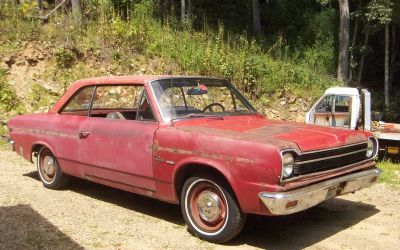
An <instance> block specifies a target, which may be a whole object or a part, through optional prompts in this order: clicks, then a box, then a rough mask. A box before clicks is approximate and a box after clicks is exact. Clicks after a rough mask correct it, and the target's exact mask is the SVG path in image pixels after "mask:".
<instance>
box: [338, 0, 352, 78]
mask: <svg viewBox="0 0 400 250" xmlns="http://www.w3.org/2000/svg"><path fill="white" fill-rule="evenodd" d="M338 1H339V14H340V28H339V59H338V69H337V79H338V80H339V81H346V80H348V78H349V43H350V10H349V2H348V0H338Z"/></svg>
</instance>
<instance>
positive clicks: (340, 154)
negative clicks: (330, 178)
mask: <svg viewBox="0 0 400 250" xmlns="http://www.w3.org/2000/svg"><path fill="white" fill-rule="evenodd" d="M366 150H367V143H360V144H354V145H350V146H344V147H340V148H335V149H327V150H319V151H314V152H306V153H303V154H300V155H298V156H295V162H294V171H293V173H294V176H299V175H305V174H311V173H315V172H319V171H325V170H331V169H335V168H339V167H343V166H346V165H350V164H353V163H357V162H360V161H363V160H365V159H367V158H366V156H365V153H366Z"/></svg>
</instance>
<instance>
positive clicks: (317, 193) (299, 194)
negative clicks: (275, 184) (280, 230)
mask: <svg viewBox="0 0 400 250" xmlns="http://www.w3.org/2000/svg"><path fill="white" fill-rule="evenodd" d="M381 172H382V170H381V169H379V168H375V169H372V170H366V171H362V172H357V173H353V174H348V175H345V176H341V177H337V178H334V179H330V180H327V181H323V182H319V183H317V184H313V185H311V186H307V187H303V188H298V189H295V190H291V191H287V192H277V193H269V192H261V193H260V194H259V195H258V196H259V197H260V199H261V200H262V201H263V203H264V204H265V206H266V207H267V208H268V210H269V211H270V212H271V214H273V215H285V214H292V213H296V212H299V211H302V210H305V209H307V208H310V207H313V206H315V205H318V204H320V203H322V202H324V201H326V200H328V199H331V198H333V197H335V196H339V195H343V194H347V193H351V192H355V191H357V190H360V189H363V188H365V187H368V186H370V185H372V184H373V183H374V182H376V180H377V178H378V176H379V175H380V173H381Z"/></svg>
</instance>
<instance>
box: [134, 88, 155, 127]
mask: <svg viewBox="0 0 400 250" xmlns="http://www.w3.org/2000/svg"><path fill="white" fill-rule="evenodd" d="M137 112H138V115H137V119H138V120H144V121H154V120H155V119H154V113H153V109H152V108H151V104H150V101H149V99H148V97H147V95H146V92H143V94H142V97H141V99H140V102H139V106H138V110H137Z"/></svg>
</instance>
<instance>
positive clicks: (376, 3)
mask: <svg viewBox="0 0 400 250" xmlns="http://www.w3.org/2000/svg"><path fill="white" fill-rule="evenodd" d="M392 5H393V3H392V1H391V0H371V2H370V3H369V4H368V7H367V9H368V12H367V13H366V16H367V19H368V21H370V22H376V23H378V24H380V25H383V26H384V27H385V73H384V90H385V107H389V104H390V95H389V92H390V89H389V76H390V73H389V70H390V68H389V61H390V55H389V53H390V23H391V21H392V13H393V9H392Z"/></svg>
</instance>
